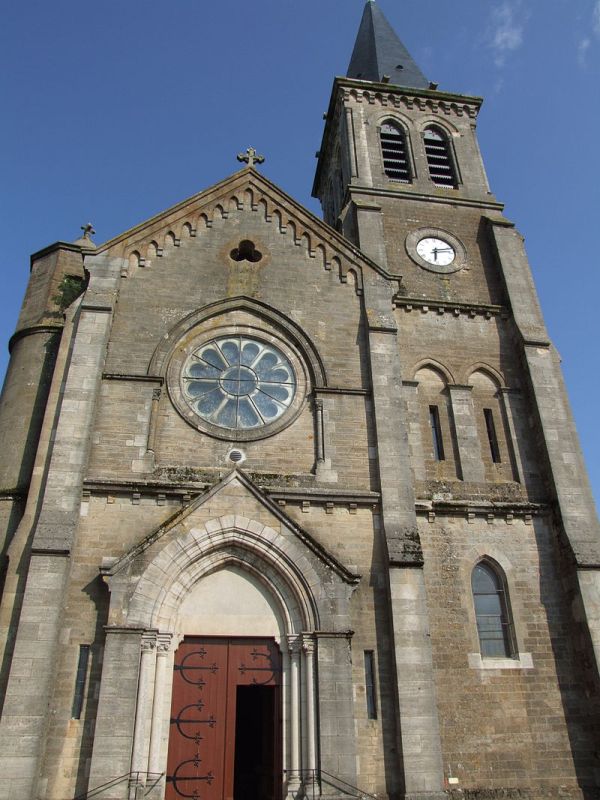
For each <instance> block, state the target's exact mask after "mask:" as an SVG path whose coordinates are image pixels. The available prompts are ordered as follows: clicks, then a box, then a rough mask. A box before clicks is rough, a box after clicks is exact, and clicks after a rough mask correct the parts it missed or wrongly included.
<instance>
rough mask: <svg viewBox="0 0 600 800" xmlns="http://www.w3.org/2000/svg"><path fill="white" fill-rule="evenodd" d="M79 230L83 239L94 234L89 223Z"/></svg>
mask: <svg viewBox="0 0 600 800" xmlns="http://www.w3.org/2000/svg"><path fill="white" fill-rule="evenodd" d="M81 230H82V231H83V236H84V238H85V239H89V238H90V237H91V235H92V234H93V233H96V231H95V230H94V226H93V225H92V223H91V222H88V223H87V224H86V225H82V226H81Z"/></svg>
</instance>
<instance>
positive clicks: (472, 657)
mask: <svg viewBox="0 0 600 800" xmlns="http://www.w3.org/2000/svg"><path fill="white" fill-rule="evenodd" d="M468 659H469V667H470V668H471V669H533V659H532V657H531V653H519V656H518V658H482V657H481V654H480V653H469V655H468Z"/></svg>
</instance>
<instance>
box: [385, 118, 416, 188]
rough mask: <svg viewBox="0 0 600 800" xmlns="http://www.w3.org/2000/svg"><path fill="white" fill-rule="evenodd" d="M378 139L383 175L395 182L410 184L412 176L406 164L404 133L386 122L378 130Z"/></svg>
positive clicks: (406, 154)
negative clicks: (379, 141)
mask: <svg viewBox="0 0 600 800" xmlns="http://www.w3.org/2000/svg"><path fill="white" fill-rule="evenodd" d="M379 138H380V140H381V154H382V156H383V171H384V172H385V174H386V175H387V176H388V178H392V179H393V180H395V181H400V182H401V183H410V181H411V177H412V176H411V174H410V167H409V163H408V153H407V148H406V136H405V134H404V131H403V130H402V129H401V128H399V127H397V126H396V125H392V124H391V123H390V122H386V123H384V124H383V125H382V126H381V128H380V130H379Z"/></svg>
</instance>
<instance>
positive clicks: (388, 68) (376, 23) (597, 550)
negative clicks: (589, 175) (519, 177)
mask: <svg viewBox="0 0 600 800" xmlns="http://www.w3.org/2000/svg"><path fill="white" fill-rule="evenodd" d="M481 105H482V99H481V98H480V97H472V96H467V95H462V94H456V93H452V92H447V91H442V90H440V89H439V88H438V85H437V84H436V83H432V82H430V81H429V80H428V78H427V77H426V76H425V75H424V74H423V72H422V71H421V69H420V68H419V66H418V65H417V64H416V63H415V61H414V60H413V58H412V57H411V55H410V54H409V52H408V50H407V49H406V47H405V46H404V45H403V43H402V42H401V41H400V39H399V38H398V36H397V35H396V33H395V32H394V30H393V29H392V28H391V26H390V24H389V23H388V21H387V20H386V19H385V17H384V15H383V13H382V11H381V10H380V8H379V7H378V6H377V5H376V4H375V2H373V1H372V0H368V2H367V3H366V5H365V8H364V12H363V16H362V20H361V24H360V28H359V32H358V36H357V39H356V43H355V46H354V50H353V53H352V57H351V59H350V65H349V67H348V70H347V74H346V76H345V77H337V78H335V80H334V84H333V90H332V94H331V101H330V104H329V109H328V112H327V114H326V117H325V128H324V132H323V139H322V143H321V147H320V150H319V152H318V153H317V158H318V163H317V170H316V177H315V182H314V186H313V196H315V197H317V198H318V199H319V200H320V202H321V204H322V208H323V215H324V218H325V220H326V222H327V223H329V225H331V226H333V227H335V228H336V230H337V231H338V232H339V233H341V234H342V235H343V236H345V237H346V238H347V239H348V240H350V241H351V242H352V243H353V244H354V245H355V246H356V247H358V248H360V250H361V251H362V252H364V253H365V254H366V255H368V256H369V257H370V258H371V259H372V260H373V261H374V262H376V263H377V264H378V265H379V266H380V267H381V268H382V269H383V270H385V271H387V273H388V274H389V275H391V276H392V275H393V276H395V277H396V278H398V279H399V288H398V290H397V291H396V292H395V294H394V296H393V299H392V303H393V306H394V321H395V327H394V326H388V327H387V328H386V330H385V334H386V336H387V337H388V340H389V339H390V338H392V337H396V341H395V343H394V347H393V348H391V350H394V352H397V353H398V358H399V362H400V368H399V370H400V373H401V380H400V381H399V384H400V385H398V386H396V385H394V387H393V392H392V394H395V396H396V397H398V396H401V399H402V408H403V411H402V414H403V422H404V430H403V431H402V430H399V429H398V426H396V427H395V430H394V426H392V425H391V424H386V422H385V420H382V424H381V426H380V428H378V431H377V440H378V447H379V468H380V474H381V483H382V487H384V488H385V486H386V484H390V485H391V484H392V483H393V482H394V481H395V480H397V481H400V482H402V481H404V482H406V481H407V480H408V481H410V480H411V478H412V481H413V488H414V502H415V509H416V517H417V521H418V527H419V535H420V543H421V545H422V550H423V559H424V570H423V571H424V575H425V579H424V582H423V586H425V589H423V592H422V594H421V601H420V602H421V605H420V607H419V608H418V609H417V608H413V609H411V613H414V614H416V615H419V616H420V618H421V619H428V621H429V622H428V624H429V625H430V627H431V638H432V642H433V645H434V646H433V656H432V659H433V660H432V664H433V667H432V670H433V673H435V674H436V675H437V678H436V685H437V690H436V691H437V699H436V698H433V699H432V698H430V706H429V707H430V709H431V708H435V707H437V708H438V709H441V710H440V734H439V737H440V741H441V747H440V752H441V753H443V758H442V759H440V763H441V761H442V760H443V761H444V763H445V764H446V765H448V764H450V763H451V762H452V760H453V759H456V761H457V762H458V761H460V762H461V763H464V761H463V759H464V758H465V752H466V750H468V749H469V748H473V749H474V750H477V747H478V745H477V742H476V741H475V740H473V742H471V743H468V741H467V740H468V739H469V737H468V736H467V737H463V738H462V740H460V741H459V738H458V737H457V736H456V735H455V733H456V732H455V731H454V730H453V729H452V726H451V724H449V723H448V718H447V717H445V714H444V712H443V709H444V708H445V707H448V708H450V707H451V706H452V705H453V703H454V702H459V701H457V698H456V696H453V698H452V700H450V699H449V695H448V694H447V693H446V691H447V690H446V688H444V681H446V680H448V683H447V686H450V685H452V681H453V679H452V678H451V677H450V675H451V673H449V672H447V665H448V664H449V663H450V662H451V661H452V658H453V653H454V652H455V651H454V650H453V648H452V647H449V648H448V649H445V648H444V645H443V644H442V640H441V638H440V637H442V638H443V636H445V631H446V630H447V629H448V626H449V625H452V624H453V620H455V619H456V617H452V616H451V615H450V614H449V613H447V612H449V611H450V609H451V607H454V610H455V613H457V614H459V616H460V615H463V614H467V615H471V617H473V618H474V617H477V625H478V626H480V622H481V620H480V619H479V617H478V616H477V615H478V611H477V607H478V606H477V603H478V602H479V601H478V599H477V598H478V595H477V592H478V591H479V590H478V588H477V587H478V583H477V582H478V581H480V580H481V581H482V580H484V578H482V577H481V576H483V575H484V573H485V570H486V569H488V568H490V569H491V572H490V574H489V575H486V578H485V580H487V579H488V578H489V579H490V581H491V583H490V585H491V584H492V583H494V581H495V583H494V585H495V587H496V588H495V589H494V591H498V592H500V591H501V587H502V585H505V586H507V587H508V585H509V583H510V580H508V578H507V577H506V576H507V575H508V571H509V570H511V569H513V568H515V569H516V570H517V571H518V570H524V569H526V566H525V565H526V564H527V563H528V559H529V555H528V554H527V548H533V550H531V549H530V550H529V553H531V552H533V551H535V552H536V553H537V556H536V563H535V566H533V570H534V572H533V573H532V574H535V576H536V577H535V580H533V581H529V582H528V583H527V588H526V590H525V594H527V595H528V596H529V597H531V598H533V597H535V596H536V592H537V591H538V586H539V583H540V582H541V583H542V584H543V583H544V581H546V580H549V581H550V582H553V581H555V580H556V578H555V577H552V576H556V575H558V574H560V575H561V581H562V583H561V585H560V586H559V584H558V583H555V584H554V585H555V587H556V594H555V597H556V599H557V601H558V602H559V604H564V606H563V607H564V609H565V613H566V615H567V617H569V618H570V615H571V613H573V614H574V616H573V618H572V620H571V622H569V623H568V626H569V630H570V632H571V634H572V635H573V637H574V638H573V639H572V642H575V641H576V642H577V644H575V645H573V646H574V648H575V649H574V650H573V651H571V652H572V653H573V655H572V656H571V657H572V658H573V661H572V665H571V666H570V667H569V668H568V669H569V670H572V669H574V668H575V667H574V666H573V664H575V663H576V662H577V659H578V656H577V651H578V649H580V650H587V651H588V652H592V651H593V652H594V653H595V656H594V657H593V658H591V659H590V672H589V677H587V678H585V679H584V680H589V681H591V682H593V681H595V680H597V669H598V665H599V664H600V616H599V614H598V608H599V600H600V596H599V594H598V586H600V529H599V526H598V519H597V516H596V511H595V506H594V501H593V496H592V493H591V489H590V486H589V481H588V478H587V474H586V470H585V466H584V463H583V458H582V454H581V451H580V447H579V443H578V440H577V434H576V431H575V426H574V422H573V419H572V415H571V411H570V407H569V402H568V398H567V395H566V392H565V388H564V383H563V378H562V373H561V369H560V359H559V356H558V354H557V352H556V350H555V348H554V346H553V345H552V343H551V341H550V339H549V336H548V332H547V330H546V327H545V324H544V320H543V316H542V313H541V309H540V305H539V300H538V297H537V293H536V289H535V286H534V283H533V278H532V275H531V271H530V267H529V263H528V260H527V255H526V253H525V248H524V243H523V238H522V236H521V235H520V233H519V232H518V230H517V229H516V228H515V226H514V224H513V223H512V222H511V221H510V220H509V219H507V218H506V217H505V216H504V213H503V209H504V207H503V205H502V204H501V203H500V202H499V201H498V200H497V199H496V198H495V196H494V195H493V193H492V190H491V188H490V185H489V183H488V179H487V176H486V173H485V167H484V164H483V160H482V157H481V153H480V150H479V146H478V141H477V134H476V124H477V118H478V114H479V111H480V108H481ZM366 317H367V319H368V324H369V330H370V331H372V332H376V331H380V330H381V325H380V322H379V320H378V319H377V315H376V314H372V313H371V312H370V310H369V309H368V310H367V312H366ZM379 346H380V345H379V344H378V345H377V347H379ZM381 352H383V351H382V350H381ZM391 358H392V355H391V351H390V353H388V354H387V355H386V359H387V362H390V360H391ZM378 383H380V384H381V385H382V386H384V385H385V386H386V387H390V386H391V383H392V382H391V381H390V380H388V379H387V378H386V377H383V378H381V376H378V375H377V374H375V373H374V374H373V386H374V387H376V386H377V385H378ZM394 436H395V437H396V438H398V440H403V439H404V438H406V439H407V440H408V446H407V450H408V453H409V456H410V459H409V460H410V469H409V470H407V469H406V464H405V463H404V462H405V459H403V458H398V459H395V460H391V461H390V460H389V459H387V457H386V456H385V455H382V443H383V442H384V441H386V437H387V441H389V440H390V439H393V438H394ZM402 470H406V471H405V472H404V476H403V477H399V475H400V473H401V471H402ZM407 473H408V474H409V475H408V477H407ZM382 496H383V498H384V503H383V505H384V511H383V515H382V526H383V528H384V529H385V528H386V526H387V522H386V519H385V514H386V512H385V491H382ZM459 509H460V510H459ZM500 509H501V510H500ZM459 518H460V519H459ZM517 521H518V522H517ZM482 523H483V524H482ZM513 524H515V525H516V526H517V527H513V528H510V529H507V528H506V527H505V526H506V525H513ZM530 526H531V527H530ZM507 530H509V531H510V532H507ZM532 532H533V533H534V537H532ZM493 553H496V554H497V555H496V556H494V555H490V554H493ZM500 553H506V554H507V560H506V562H502V563H504V566H503V567H502V568H500V567H498V564H500V563H501V561H502V558H503V556H502V558H501V556H500V555H498V554H500ZM538 556H539V560H537V559H538ZM393 561H394V559H393V558H392V557H390V562H391V563H392V562H393ZM460 564H463V565H467V564H469V565H470V566H469V567H467V566H463V567H459V565H460ZM473 564H475V565H476V566H475V567H473ZM481 565H483V566H481ZM490 565H492V566H491V567H490ZM417 566H418V565H417ZM461 569H462V570H463V572H460V570H461ZM436 570H437V571H438V575H441V574H443V581H441V582H438V581H437V579H436V580H433V581H430V580H428V577H427V576H428V574H429V575H431V574H433V573H435V572H436ZM477 570H479V572H477ZM494 570H496V571H495V572H494ZM417 572H418V569H414V574H415V575H416V573H417ZM480 573H481V575H480ZM392 574H393V569H390V576H391V575H392ZM505 579H506V581H507V582H506V583H504V584H503V581H505ZM461 581H463V586H462V589H460V588H459V586H460V583H461ZM442 586H443V588H442V589H441V590H440V587H442ZM498 587H500V588H498ZM471 589H472V591H473V597H474V598H475V600H474V606H473V605H469V601H465V598H466V597H468V593H469V592H470V591H471ZM393 595H394V590H393V587H392V588H391V590H390V596H391V597H392V600H391V603H390V607H391V609H392V610H391V614H392V626H393V628H394V630H395V632H396V635H397V636H398V631H399V629H400V628H401V625H402V619H403V612H402V610H401V609H399V608H396V607H395V606H394V601H393ZM558 598H560V599H558ZM499 613H500V612H499ZM561 613H562V612H561ZM500 616H501V615H499V617H498V619H499V620H500ZM518 617H519V614H518V613H517V612H515V613H514V618H513V619H512V620H511V618H510V614H509V612H508V611H507V612H506V614H505V617H504V618H503V621H502V622H499V623H498V632H499V633H498V640H497V641H496V643H495V644H493V645H492V644H491V643H490V642H489V641H487V640H486V635H487V634H485V635H484V634H482V630H483V629H484V627H485V624H486V623H485V622H481V625H482V626H483V628H482V627H478V630H479V637H480V638H479V643H478V644H477V642H475V641H474V644H473V652H472V653H471V654H469V655H468V663H469V669H468V670H467V671H466V672H465V675H464V679H465V681H466V683H465V687H466V686H467V684H469V685H470V686H471V688H470V689H469V690H466V691H465V695H464V701H465V708H466V707H467V706H468V705H469V704H470V703H472V700H473V698H474V697H475V696H478V692H479V688H478V687H479V686H480V684H479V683H478V680H481V681H484V680H485V676H486V675H491V673H486V672H485V670H488V669H492V668H496V667H498V666H502V665H503V664H504V665H506V663H508V662H506V661H504V662H502V661H498V660H497V659H496V658H495V656H496V655H498V654H499V655H500V656H502V657H503V658H505V659H506V658H509V659H510V660H511V665H510V666H511V667H517V668H518V669H521V670H523V671H524V672H523V674H535V672H532V673H529V672H527V671H528V670H534V671H535V670H536V669H537V668H538V667H537V664H538V662H539V660H538V661H536V657H535V656H532V652H533V651H531V652H530V649H529V645H527V644H526V643H525V641H526V639H527V637H522V636H521V634H520V633H519V632H518V630H519V626H520V625H521V623H520V622H519V619H518ZM565 618H566V617H565ZM523 621H524V622H525V627H526V625H527V621H526V620H525V619H524V618H523ZM550 624H551V625H554V621H553V620H552V619H550ZM502 626H504V630H505V631H508V630H509V629H511V630H513V631H514V632H515V633H514V636H513V634H512V633H511V634H510V636H509V635H508V633H505V634H504V638H503V639H502V636H501V635H500V628H501V627H502ZM511 636H512V637H513V638H510V637H511ZM398 640H399V639H398ZM529 641H532V640H531V639H530V638H529ZM569 647H571V645H569ZM495 648H497V649H495ZM588 648H589V649H588ZM492 656H494V657H492ZM396 657H397V659H399V661H398V673H399V674H400V673H401V672H402V673H403V674H405V669H406V667H405V665H404V664H403V663H402V658H403V656H402V654H401V647H399V646H397V647H396ZM593 660H595V664H594V665H593V666H591V662H592V661H593ZM559 668H561V669H562V667H559ZM403 680H405V678H404V679H403ZM401 683H402V682H400V683H399V687H400V688H399V692H400V695H399V696H400V717H401V720H402V721H401V723H400V727H401V729H402V733H401V738H402V748H403V749H404V748H405V747H409V748H410V747H411V743H410V738H411V737H410V734H407V730H408V728H409V725H410V723H409V722H408V720H409V719H410V715H411V713H412V711H411V710H410V709H409V705H410V700H411V698H410V697H409V698H404V697H403V696H402V685H401ZM404 700H407V702H406V703H405V707H403V706H402V704H403V701H404ZM488 700H489V698H488ZM498 702H503V701H501V700H500V698H498ZM566 702H567V704H568V703H569V702H570V700H569V701H566ZM577 702H579V701H577ZM576 705H577V703H576ZM584 705H585V704H584ZM584 705H579V706H578V708H579V711H578V712H575V713H580V712H581V713H585V711H584ZM472 707H473V708H475V706H474V705H473V706H472ZM461 713H462V712H461ZM569 713H570V712H569ZM415 719H416V716H415ZM431 719H432V720H433V723H432V724H431V725H430V729H429V733H430V734H431V736H430V740H429V744H428V747H429V748H430V750H431V752H433V750H434V749H435V748H434V747H433V745H432V744H431V743H432V742H434V740H435V737H436V735H437V734H436V730H435V720H434V715H433V714H432V715H431ZM505 722H506V720H505ZM473 724H474V725H475V726H476V725H477V724H478V723H477V722H476V720H475V717H474V718H473ZM503 724H504V723H503ZM509 738H510V737H507V741H509ZM407 752H411V753H412V750H409V751H407ZM532 757H533V758H537V756H535V755H533V756H532ZM586 758H587V757H586V756H583V755H581V754H580V753H576V754H575V759H576V760H577V762H578V764H579V766H578V770H579V773H580V778H579V779H580V781H581V784H582V785H587V784H590V783H592V784H593V783H594V780H595V779H594V778H593V777H590V776H591V772H590V768H589V762H587V761H586ZM448 769H449V767H448ZM470 769H471V772H470V776H469V778H468V780H469V781H473V782H475V783H476V782H480V783H481V784H482V785H483V783H485V781H486V780H487V778H486V777H485V775H484V774H483V773H481V774H480V775H479V774H477V768H475V767H474V766H473V765H472V767H471V768H470ZM548 769H552V764H551V763H550V762H548ZM411 770H412V772H411ZM416 771H418V772H419V774H416ZM436 771H439V766H436V765H435V764H434V763H433V760H432V761H431V764H429V765H427V764H422V765H420V766H419V767H418V770H417V768H416V767H415V764H414V760H412V755H411V758H410V759H408V760H406V761H405V762H404V777H405V781H406V791H407V794H408V795H410V794H411V793H414V792H417V793H418V792H419V791H422V789H419V788H417V787H419V785H421V784H420V781H421V779H424V780H426V784H425V785H427V786H428V788H429V790H431V788H432V787H434V786H435V782H436V774H437V772H436ZM506 780H507V781H509V782H510V781H511V780H512V781H513V782H514V776H513V777H511V778H507V779H506ZM461 781H462V778H461ZM453 782H454V783H458V778H455V777H453V776H452V775H451V776H450V777H448V776H446V784H445V785H446V788H448V787H450V788H451V786H452V784H453ZM438 785H440V784H439V783H438Z"/></svg>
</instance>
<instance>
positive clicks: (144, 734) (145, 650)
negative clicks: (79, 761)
mask: <svg viewBox="0 0 600 800" xmlns="http://www.w3.org/2000/svg"><path fill="white" fill-rule="evenodd" d="M141 648H142V653H141V657H140V677H139V680H138V690H137V704H136V709H135V728H134V731H133V748H132V755H131V772H132V773H133V775H132V776H131V781H130V792H129V797H130V800H135V798H136V796H137V787H138V786H145V783H146V773H147V772H148V747H149V735H148V734H149V731H148V725H149V723H150V721H151V713H150V712H151V709H152V697H153V694H154V676H155V671H156V633H154V632H148V633H145V634H144V635H143V636H142V642H141Z"/></svg>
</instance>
